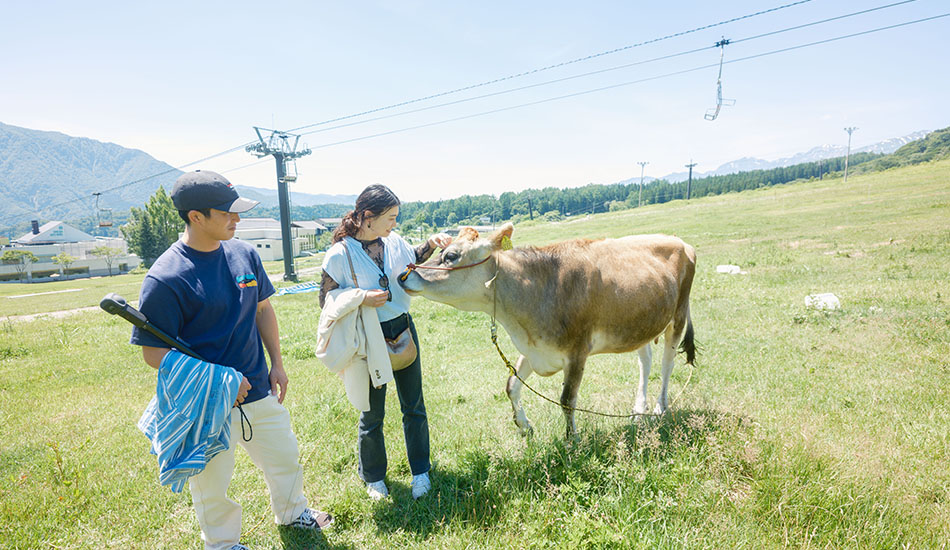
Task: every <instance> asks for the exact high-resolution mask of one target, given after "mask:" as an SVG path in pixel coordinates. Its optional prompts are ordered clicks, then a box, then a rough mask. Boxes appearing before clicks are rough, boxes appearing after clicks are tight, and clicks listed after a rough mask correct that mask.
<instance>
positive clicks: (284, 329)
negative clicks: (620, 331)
mask: <svg viewBox="0 0 950 550" xmlns="http://www.w3.org/2000/svg"><path fill="white" fill-rule="evenodd" d="M948 179H950V160H945V161H936V162H932V163H922V164H918V165H916V166H909V167H901V168H896V169H894V170H888V171H886V172H877V173H872V174H862V175H855V176H854V177H849V179H848V182H847V183H845V182H844V181H843V178H841V177H829V178H826V179H824V180H814V181H808V182H800V183H796V184H795V185H785V186H773V187H764V188H759V189H754V190H748V191H743V192H739V193H731V194H726V195H720V196H714V197H703V198H699V199H695V200H691V201H690V202H689V203H686V202H684V201H675V202H670V203H664V204H651V205H648V206H644V207H643V208H637V209H628V210H624V211H618V212H609V213H599V214H595V215H593V216H590V217H587V216H577V217H575V218H573V219H571V220H567V221H562V222H557V223H537V222H536V223H535V224H534V225H531V224H517V225H516V227H515V233H514V236H513V241H514V246H515V247H523V246H543V245H546V244H549V243H552V242H556V241H563V240H566V239H571V238H592V239H599V238H603V237H620V236H623V235H627V234H638V233H657V232H661V233H668V234H674V235H677V236H679V237H681V238H682V239H684V240H685V241H686V242H688V243H690V244H691V245H693V246H694V247H695V248H696V253H697V258H698V263H697V271H696V277H695V279H694V281H693V286H692V291H691V300H690V309H691V315H692V320H693V323H694V326H695V330H696V338H697V340H698V341H699V342H700V343H701V344H702V349H701V350H700V354H699V357H698V359H697V363H696V366H695V367H690V366H686V365H684V364H683V359H682V357H678V358H677V359H676V367H675V368H674V369H673V371H672V373H671V378H670V380H671V383H670V384H671V385H670V398H671V401H672V413H671V414H668V415H667V416H666V417H664V418H660V419H640V420H629V419H623V418H603V417H598V416H595V415H591V414H586V413H583V414H582V413H579V414H578V418H577V423H578V428H579V431H580V435H579V437H578V438H577V439H576V440H572V441H568V442H565V441H564V419H563V413H562V412H561V411H560V410H559V408H558V406H557V405H554V404H551V403H547V402H545V401H544V400H542V399H541V398H540V397H538V396H536V395H534V394H533V393H531V392H529V391H528V390H525V391H523V392H522V403H523V405H524V408H525V409H526V412H527V414H528V416H529V418H530V419H531V421H532V422H533V423H534V425H535V434H534V436H533V437H532V438H529V439H525V438H523V437H521V436H520V435H519V434H518V431H517V429H516V428H515V426H514V424H513V422H512V415H511V406H510V405H509V403H508V398H507V397H506V395H505V383H506V379H507V377H508V370H507V369H506V367H505V365H504V363H503V362H502V361H501V359H500V358H499V356H498V353H497V352H496V350H495V348H494V346H493V345H492V342H491V332H490V316H489V315H487V314H486V313H480V312H467V311H458V310H456V309H454V308H451V307H449V306H445V305H441V304H437V303H435V302H432V301H429V300H427V299H424V298H416V299H414V300H413V302H412V315H413V319H414V321H415V323H416V325H417V326H418V328H419V331H418V332H419V339H420V342H421V346H422V348H421V349H422V350H423V361H424V363H423V365H424V374H423V376H424V383H425V401H426V407H427V410H428V411H429V422H430V425H431V427H432V435H433V438H432V441H433V445H432V466H433V467H432V481H433V491H432V495H431V496H430V497H427V498H426V499H425V500H420V501H413V500H412V499H411V496H410V494H409V493H410V491H409V479H410V470H409V467H408V465H407V462H406V458H405V449H404V446H403V445H402V439H401V435H400V434H401V431H400V430H399V428H398V424H399V418H398V410H396V409H395V407H396V406H397V405H396V404H395V403H394V402H393V401H390V403H389V405H390V410H391V411H393V410H395V412H396V413H397V414H393V415H391V418H390V419H389V420H387V422H388V424H387V430H390V431H389V432H388V433H389V434H392V435H393V436H394V437H393V440H394V444H393V445H390V446H388V447H387V453H388V455H387V456H388V459H389V461H390V464H391V465H393V466H392V468H391V470H390V474H389V480H390V482H391V491H392V493H391V494H392V496H391V497H390V498H389V499H386V500H384V501H381V502H374V501H370V500H369V499H368V498H366V496H365V495H366V493H365V489H364V486H363V483H362V482H361V480H360V479H359V476H358V475H357V461H356V457H355V453H354V448H353V426H354V425H355V424H356V423H357V421H358V417H359V411H357V410H356V409H354V408H353V407H352V406H351V405H350V404H349V402H348V401H347V398H346V396H345V392H344V390H343V386H342V384H341V382H340V380H339V379H338V377H337V376H336V375H335V374H334V373H332V372H330V371H329V370H328V369H326V368H325V367H324V366H322V365H321V363H320V362H319V360H318V359H317V358H316V357H315V356H314V339H315V333H316V324H317V319H318V314H317V313H318V312H319V306H318V303H317V302H318V296H317V295H316V294H315V293H301V294H285V295H282V296H275V297H273V298H272V300H271V302H272V303H273V307H274V310H275V312H276V314H277V318H278V323H279V325H280V328H281V350H282V355H283V361H284V367H285V369H286V371H287V373H288V376H289V378H290V379H291V380H292V381H293V384H292V389H291V392H290V393H289V394H288V398H287V399H286V400H285V402H284V403H285V406H286V407H287V409H288V410H289V414H290V416H291V418H292V419H294V431H295V434H296V436H297V438H298V441H299V445H300V449H301V457H302V460H301V462H302V464H303V465H304V473H303V476H302V479H303V481H302V483H303V484H304V487H305V490H306V493H307V495H308V496H310V495H313V499H314V501H315V502H317V503H318V504H319V506H320V507H321V508H323V509H326V510H329V511H331V512H332V513H334V514H336V515H337V524H336V525H334V526H333V530H332V532H330V531H328V532H327V533H326V534H323V533H318V534H317V536H314V537H313V538H307V537H309V535H306V537H305V536H303V535H301V536H300V538H295V537H294V535H293V533H291V532H290V530H286V529H282V528H280V527H276V526H274V524H273V520H272V519H271V518H272V517H273V514H272V512H271V509H270V508H271V507H270V504H269V497H268V493H267V490H266V485H265V483H264V480H263V479H262V477H261V476H260V473H259V471H258V470H257V468H256V467H255V466H254V465H253V463H252V462H251V461H250V460H247V459H246V456H245V455H243V454H239V455H238V457H239V460H238V461H237V463H236V466H235V475H234V482H233V483H232V489H233V490H234V492H235V493H236V494H238V495H240V497H241V499H242V504H243V505H244V509H245V511H246V514H245V516H244V518H245V519H244V526H245V531H244V536H243V537H242V541H243V542H245V543H247V544H248V545H250V546H251V547H252V548H275V547H276V548H281V547H283V548H367V547H372V548H378V549H380V550H390V549H392V550H396V549H398V550H428V549H430V548H467V549H471V550H508V549H511V550H515V549H517V550H520V549H525V548H538V549H540V548H622V549H627V548H664V549H665V548H675V549H680V548H682V549H692V548H697V549H698V548H717V549H718V548H754V549H760V548H761V549H765V550H772V549H776V550H777V549H785V548H796V549H798V548H802V549H804V548H811V549H819V548H821V549H826V548H833V549H838V548H845V549H865V548H867V549H872V548H873V549H877V548H914V549H917V548H927V549H930V548H934V549H937V548H946V541H948V540H950V469H948V468H947V466H946V465H947V463H948V461H950V445H948V444H947V443H948V441H950V406H948V400H947V397H946V395H947V389H946V388H947V387H948V385H950V363H948V360H947V357H948V356H950V331H948V330H947V327H948V325H950V296H948V293H947V291H946V290H945V289H946V288H948V286H950V272H948V270H947V268H946V263H947V262H946V258H947V257H948V255H950V238H948V237H950V235H948V224H947V220H948V219H950V187H948V186H947V184H946V182H947V180H948ZM308 261H309V262H312V263H308V265H311V266H318V265H320V263H319V261H320V258H319V257H315V258H309V259H308ZM275 263H276V262H275ZM720 264H736V265H739V266H741V267H742V269H743V270H744V271H747V273H745V274H742V275H726V274H722V273H717V270H716V266H717V265H720ZM279 269H280V267H278V270H279ZM630 269H631V272H634V271H635V270H637V269H638V266H636V265H632V266H631V267H630ZM278 272H279V271H278ZM462 273H465V272H462ZM305 278H306V279H307V280H313V278H316V279H317V280H318V279H319V273H318V272H311V273H308V274H307V275H305ZM141 280H142V275H141V274H127V275H121V276H117V277H111V278H109V279H108V280H106V279H85V280H75V281H72V280H71V281H57V282H53V283H44V284H43V289H44V291H45V290H49V291H54V290H70V289H75V292H69V293H63V294H52V295H36V294H33V295H31V296H20V295H23V294H27V293H31V294H32V293H35V292H36V285H26V284H19V283H8V284H5V285H0V301H2V302H3V303H5V304H10V305H6V306H5V307H7V308H8V309H7V310H5V311H6V312H7V313H10V308H19V310H20V311H24V312H27V311H49V309H42V308H43V307H44V306H47V305H48V306H49V307H50V308H57V309H66V308H69V309H72V308H80V307H84V306H95V304H96V303H98V301H99V300H100V299H101V297H102V295H103V293H104V292H106V291H107V289H108V291H115V292H120V293H121V294H122V295H123V296H124V297H125V298H126V299H128V300H130V301H132V300H135V299H137V298H138V290H139V288H140V286H141ZM277 285H278V286H285V285H284V283H280V282H278V283H277ZM819 292H833V293H834V294H835V295H836V296H838V297H839V298H840V301H841V308H840V309H837V310H831V311H818V310H813V309H809V308H806V307H805V305H804V302H803V298H804V297H805V296H807V295H809V294H814V293H819ZM12 296H18V297H17V298H15V299H14V298H11V297H12ZM54 297H55V298H54ZM54 299H55V302H54ZM64 302H67V304H64ZM13 304H15V305H13ZM521 306H523V307H524V308H525V311H528V310H529V309H530V308H532V307H535V306H537V304H530V303H524V304H517V307H521ZM129 330H130V325H129V324H128V323H125V322H124V321H122V320H121V319H119V318H117V317H114V316H110V315H106V314H105V313H103V312H102V311H99V310H98V308H95V309H94V310H88V311H80V312H77V313H75V314H74V315H72V316H69V317H63V318H53V317H42V318H39V319H36V320H35V321H16V320H14V321H5V322H4V332H3V339H2V341H0V390H2V395H3V399H4V401H3V411H4V413H5V416H4V419H5V423H6V424H5V426H4V429H5V431H4V437H3V452H2V454H0V494H3V495H4V501H3V504H4V505H3V506H0V525H3V526H4V527H3V528H2V529H0V547H3V548H7V547H10V548H24V550H25V549H27V548H29V549H30V550H33V549H39V548H162V549H165V550H191V549H193V548H195V547H196V542H195V536H193V535H192V533H194V532H195V520H194V515H193V514H191V513H190V512H189V508H188V506H189V502H190V501H189V500H188V499H189V497H188V495H187V493H186V494H176V493H172V492H171V491H168V490H166V489H164V488H162V487H161V486H160V485H159V484H158V481H157V479H156V463H155V457H154V456H153V455H150V454H149V453H148V443H147V442H146V440H145V439H144V438H142V436H141V434H140V433H139V432H138V430H137V429H136V427H135V422H136V420H137V419H138V418H139V417H140V416H141V411H142V408H143V407H144V406H145V404H146V403H147V402H148V400H149V399H150V398H151V397H152V396H154V394H155V376H154V374H153V371H152V369H149V368H148V367H145V366H144V365H142V363H141V351H140V350H139V349H138V348H137V347H136V346H131V345H128V344H127V342H128V338H129ZM498 336H499V345H500V346H501V348H502V349H503V351H504V352H505V353H506V354H507V355H508V356H509V357H516V356H517V351H516V349H515V347H514V345H513V343H512V342H511V340H510V338H509V337H508V335H507V332H506V331H505V330H504V329H503V328H500V329H499V332H498ZM104 351H107V352H105V353H104ZM658 355H660V352H659V348H656V349H655V351H654V356H653V371H652V373H651V376H650V381H649V384H648V392H649V396H650V398H649V401H650V405H652V403H653V402H654V401H655V399H656V395H657V391H658V386H659V380H660V378H661V376H662V375H661V373H660V370H661V369H660V367H659V357H658ZM91 358H92V359H91ZM103 381H106V382H107V383H108V385H109V387H110V388H122V391H102V388H103ZM562 381H563V377H562V376H561V374H555V375H554V376H551V377H541V376H531V377H530V378H529V379H528V382H529V383H530V384H531V386H532V387H533V388H535V389H536V390H537V391H538V392H539V393H541V394H542V395H545V396H547V397H550V398H554V399H557V396H558V395H559V394H560V391H561V384H562ZM14 386H16V387H15V388H14ZM637 388H638V368H637V357H636V354H634V353H629V354H624V355H612V354H604V355H595V356H592V357H591V358H590V359H589V360H588V363H587V367H586V368H585V371H584V377H583V381H582V383H581V387H580V395H579V397H578V403H577V404H578V406H579V407H582V408H590V409H591V410H595V411H598V412H603V413H608V414H621V415H622V414H625V413H628V412H629V411H630V410H631V409H632V407H633V405H634V396H635V393H636V391H637ZM77 395H80V396H82V399H75V398H74V396H77ZM393 400H395V398H393ZM101 411H110V414H102V413H101ZM387 437H388V436H387ZM91 442H92V443H91ZM117 471H120V473H121V475H116V472H117ZM129 510H135V511H137V512H139V513H137V514H130V513H129ZM63 518H66V519H67V520H68V521H65V522H64V521H63ZM143 518H145V519H143ZM379 533H382V534H383V536H379V535H378V534H379ZM22 541H27V544H25V545H23V544H20V543H21V542H22ZM31 541H40V542H42V543H45V544H44V546H42V547H41V546H39V543H38V544H35V545H32V546H31V545H30V544H29V543H30V542H31Z"/></svg>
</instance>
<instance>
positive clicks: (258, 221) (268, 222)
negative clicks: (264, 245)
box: [237, 218, 280, 229]
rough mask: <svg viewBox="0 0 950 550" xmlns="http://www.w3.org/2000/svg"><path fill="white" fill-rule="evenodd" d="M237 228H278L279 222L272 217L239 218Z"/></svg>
mask: <svg viewBox="0 0 950 550" xmlns="http://www.w3.org/2000/svg"><path fill="white" fill-rule="evenodd" d="M237 228H238V229H269V228H276V229H280V222H279V221H277V220H275V219H274V218H241V221H239V222H238V223H237Z"/></svg>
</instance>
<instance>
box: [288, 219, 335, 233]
mask: <svg viewBox="0 0 950 550" xmlns="http://www.w3.org/2000/svg"><path fill="white" fill-rule="evenodd" d="M294 225H296V226H297V227H301V228H303V229H313V230H314V231H326V230H327V227H326V226H325V225H323V224H321V223H319V222H315V221H309V220H305V221H299V222H294Z"/></svg>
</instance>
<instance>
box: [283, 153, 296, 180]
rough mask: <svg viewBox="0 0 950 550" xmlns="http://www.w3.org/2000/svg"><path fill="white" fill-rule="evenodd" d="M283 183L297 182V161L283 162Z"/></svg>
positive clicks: (287, 160)
mask: <svg viewBox="0 0 950 550" xmlns="http://www.w3.org/2000/svg"><path fill="white" fill-rule="evenodd" d="M283 180H284V181H286V182H293V181H297V161H296V160H294V159H292V158H290V159H285V160H284V178H283Z"/></svg>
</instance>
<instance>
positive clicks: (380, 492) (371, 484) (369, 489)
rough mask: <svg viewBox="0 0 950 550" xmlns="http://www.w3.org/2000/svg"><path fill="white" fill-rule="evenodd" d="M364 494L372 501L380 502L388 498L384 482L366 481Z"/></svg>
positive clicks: (387, 489) (387, 490)
mask: <svg viewBox="0 0 950 550" xmlns="http://www.w3.org/2000/svg"><path fill="white" fill-rule="evenodd" d="M366 494H368V495H369V498H371V499H373V500H382V499H384V498H386V497H388V496H389V488H388V487H386V481H385V480H382V479H381V480H379V481H367V482H366Z"/></svg>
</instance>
